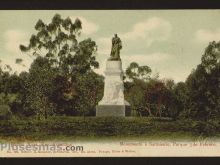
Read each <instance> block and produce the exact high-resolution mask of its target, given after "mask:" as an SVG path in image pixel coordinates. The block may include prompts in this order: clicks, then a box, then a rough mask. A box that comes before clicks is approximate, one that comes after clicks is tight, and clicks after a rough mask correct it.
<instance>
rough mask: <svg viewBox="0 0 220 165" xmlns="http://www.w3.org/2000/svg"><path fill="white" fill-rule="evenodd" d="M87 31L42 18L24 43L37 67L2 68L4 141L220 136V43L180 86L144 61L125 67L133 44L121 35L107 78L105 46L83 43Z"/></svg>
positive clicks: (0, 137)
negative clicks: (102, 57)
mask: <svg viewBox="0 0 220 165" xmlns="http://www.w3.org/2000/svg"><path fill="white" fill-rule="evenodd" d="M82 29H83V21H81V20H80V18H79V19H78V18H76V19H75V20H72V19H70V17H66V18H63V17H62V16H61V15H60V14H55V15H54V16H53V17H52V18H51V20H50V22H49V23H45V22H43V21H42V20H41V19H39V20H38V21H37V22H36V24H35V25H34V30H35V32H34V34H32V35H31V36H29V37H30V39H29V41H28V43H27V44H20V46H19V49H20V51H21V52H22V53H23V54H25V55H26V56H30V57H31V58H32V59H33V61H32V63H31V65H30V68H29V70H28V71H23V72H21V73H19V74H18V73H15V72H14V73H13V72H12V69H11V66H10V65H0V66H1V67H0V141H38V140H41V141H44V140H66V141H74V140H85V141H96V140H106V139H108V140H109V139H110V140H118V139H145V140H170V139H187V140H196V139H199V138H211V139H218V138H219V137H220V60H219V59H220V42H219V41H210V42H209V44H208V45H206V47H204V52H203V54H201V56H200V59H201V62H200V64H198V65H197V66H194V68H195V69H193V70H192V71H191V73H190V74H189V75H188V76H187V78H186V80H185V81H181V82H177V83H176V82H174V80H172V79H170V78H167V79H161V78H160V77H159V76H152V72H153V69H152V68H151V67H149V66H148V65H141V64H139V63H138V62H136V61H130V64H129V65H128V67H127V68H126V69H125V70H123V68H122V64H123V60H122V59H121V57H122V56H123V54H122V53H121V50H122V49H124V47H123V44H124V43H126V40H122V39H120V35H119V34H116V33H115V34H112V35H113V38H109V39H108V40H109V42H111V44H112V45H111V51H110V52H109V56H106V57H105V62H106V63H105V64H106V65H105V71H104V75H101V74H98V73H96V72H95V71H94V69H97V68H99V67H100V63H99V62H98V61H97V59H96V58H97V51H98V47H99V45H97V43H96V41H95V40H93V39H92V38H86V39H83V40H82V39H80V32H81V30H82ZM22 61H23V59H22V58H17V59H16V61H15V62H16V64H22ZM0 64H1V63H0Z"/></svg>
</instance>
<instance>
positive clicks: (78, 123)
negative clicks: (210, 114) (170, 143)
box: [0, 116, 220, 137]
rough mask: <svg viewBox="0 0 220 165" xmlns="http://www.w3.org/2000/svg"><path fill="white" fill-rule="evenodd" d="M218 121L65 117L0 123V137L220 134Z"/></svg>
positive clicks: (2, 121)
mask: <svg viewBox="0 0 220 165" xmlns="http://www.w3.org/2000/svg"><path fill="white" fill-rule="evenodd" d="M219 126H220V123H219V122H202V121H191V120H177V121H172V120H171V119H168V118H147V117H143V118H137V117H128V118H122V117H85V118H83V117H63V116H56V117H51V118H49V119H47V120H42V121H37V120H31V119H27V120H1V121H0V136H32V135H37V136H41V137H44V136H48V135H52V136H56V135H63V136H140V135H154V134H156V133H157V132H170V133H172V132H180V131H182V132H190V133H193V134H196V135H205V136H211V135H214V134H216V133H220V127H219Z"/></svg>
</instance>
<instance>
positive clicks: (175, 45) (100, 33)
mask: <svg viewBox="0 0 220 165" xmlns="http://www.w3.org/2000/svg"><path fill="white" fill-rule="evenodd" d="M55 13H58V14H60V15H61V16H62V17H63V18H66V17H67V16H69V17H70V18H72V19H73V20H74V18H76V17H78V18H80V20H81V21H82V28H83V29H82V35H81V37H79V40H83V39H85V38H92V39H93V40H94V41H96V43H97V45H98V53H97V60H98V61H99V63H100V69H98V70H96V72H97V73H100V74H103V71H104V69H105V62H106V60H107V58H108V57H109V54H110V49H111V38H112V37H113V35H114V34H115V33H117V34H118V36H119V37H120V38H121V40H122V44H123V48H122V50H121V58H122V63H123V68H124V69H125V68H126V67H127V66H128V65H129V64H130V62H137V63H138V64H139V65H148V66H149V67H151V68H152V70H153V74H155V73H156V72H159V75H160V78H171V79H174V80H175V82H179V81H185V79H186V77H187V76H188V75H189V74H190V72H191V71H192V69H193V68H196V66H197V65H198V64H199V63H200V62H201V56H202V54H203V52H204V49H205V47H206V46H207V45H208V43H209V42H211V41H213V40H215V41H219V40H220V21H219V18H220V10H43V11H41V10H29V11H28V10H27V11H25V10H23V11H22V10H16V11H15V10H14V11H13V10H11V11H10V10H7V11H4V10H1V11H0V60H1V61H2V62H1V63H0V65H4V64H9V65H10V66H11V67H12V68H13V70H14V71H17V72H18V73H19V72H21V71H22V70H26V71H28V69H29V66H30V63H31V62H32V59H31V58H30V57H28V56H27V55H26V54H22V53H21V52H20V50H19V45H20V44H25V43H28V41H29V38H30V36H31V34H33V33H35V29H34V26H35V24H36V22H37V21H38V19H42V20H43V21H44V22H47V23H48V22H50V20H51V18H52V17H53V16H54V14H55ZM16 58H22V59H24V62H23V64H24V65H25V66H24V65H23V66H22V65H18V64H15V59H16Z"/></svg>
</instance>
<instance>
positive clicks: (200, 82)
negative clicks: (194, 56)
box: [186, 41, 220, 120]
mask: <svg viewBox="0 0 220 165" xmlns="http://www.w3.org/2000/svg"><path fill="white" fill-rule="evenodd" d="M219 77H220V42H218V43H216V42H215V41H213V42H211V43H210V44H209V45H208V47H207V48H206V49H205V52H204V54H203V55H202V58H201V64H199V65H198V66H197V68H196V69H195V70H194V71H192V73H191V74H190V75H189V77H188V78H187V81H186V84H187V87H188V90H189V105H188V109H189V112H188V116H189V117H191V118H196V119H200V120H209V119H214V118H219V117H220V109H219V104H220V78H219Z"/></svg>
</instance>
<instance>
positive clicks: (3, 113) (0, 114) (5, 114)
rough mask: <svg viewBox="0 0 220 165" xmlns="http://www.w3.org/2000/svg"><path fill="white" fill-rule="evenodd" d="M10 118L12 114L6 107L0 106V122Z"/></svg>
mask: <svg viewBox="0 0 220 165" xmlns="http://www.w3.org/2000/svg"><path fill="white" fill-rule="evenodd" d="M11 118H12V112H11V110H10V107H9V106H8V105H0V120H9V119H11Z"/></svg>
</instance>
